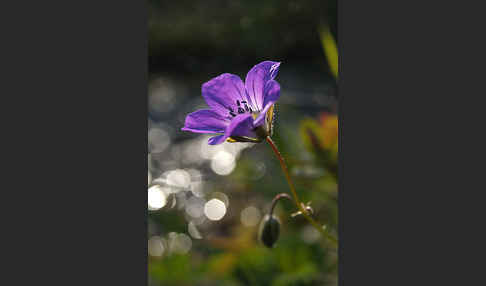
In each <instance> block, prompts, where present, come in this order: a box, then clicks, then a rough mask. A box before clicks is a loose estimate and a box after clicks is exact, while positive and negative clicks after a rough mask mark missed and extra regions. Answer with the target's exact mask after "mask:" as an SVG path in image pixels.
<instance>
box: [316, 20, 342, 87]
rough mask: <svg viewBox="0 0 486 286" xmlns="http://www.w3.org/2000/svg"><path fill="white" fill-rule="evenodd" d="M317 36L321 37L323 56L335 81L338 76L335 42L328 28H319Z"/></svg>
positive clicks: (337, 54) (337, 55)
mask: <svg viewBox="0 0 486 286" xmlns="http://www.w3.org/2000/svg"><path fill="white" fill-rule="evenodd" d="M319 35H320V37H321V43H322V48H323V49H324V54H325V55H326V58H327V62H328V64H329V68H330V70H331V73H332V75H333V76H334V78H335V79H336V80H337V79H338V74H339V65H338V63H339V62H338V59H339V53H338V49H337V45H336V40H334V37H333V35H332V34H331V30H330V29H329V27H328V26H324V27H321V28H320V29H319Z"/></svg>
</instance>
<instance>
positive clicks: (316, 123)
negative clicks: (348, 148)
mask: <svg viewBox="0 0 486 286" xmlns="http://www.w3.org/2000/svg"><path fill="white" fill-rule="evenodd" d="M300 135H301V138H302V139H303V141H304V146H305V147H306V149H307V150H308V151H309V152H310V153H311V154H313V155H314V157H315V159H316V160H317V161H318V162H319V163H320V164H321V165H323V166H325V167H326V168H327V170H328V172H330V173H331V174H332V175H333V176H335V177H336V178H337V159H338V146H339V145H338V117H337V115H335V114H331V113H327V112H324V113H322V114H321V115H320V118H319V120H314V119H310V118H309V119H304V120H302V122H301V123H300Z"/></svg>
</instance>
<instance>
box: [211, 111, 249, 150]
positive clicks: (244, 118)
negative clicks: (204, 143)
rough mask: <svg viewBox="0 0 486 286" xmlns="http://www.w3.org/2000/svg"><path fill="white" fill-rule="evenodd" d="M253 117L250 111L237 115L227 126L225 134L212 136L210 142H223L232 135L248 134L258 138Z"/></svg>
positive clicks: (214, 143)
mask: <svg viewBox="0 0 486 286" xmlns="http://www.w3.org/2000/svg"><path fill="white" fill-rule="evenodd" d="M253 129H254V126H253V117H252V115H251V114H249V113H245V114H239V115H237V116H236V117H235V118H234V119H233V120H232V121H231V123H230V125H228V127H226V130H225V132H224V135H220V136H216V137H212V138H210V139H209V141H208V143H209V144H210V145H217V144H221V143H223V142H224V141H225V140H226V139H227V138H228V137H230V136H246V137H251V138H256V137H257V135H256V133H255V132H254V131H253Z"/></svg>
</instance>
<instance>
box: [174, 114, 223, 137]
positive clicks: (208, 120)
mask: <svg viewBox="0 0 486 286" xmlns="http://www.w3.org/2000/svg"><path fill="white" fill-rule="evenodd" d="M229 124H230V120H229V119H227V118H224V117H222V116H221V115H219V114H218V113H216V112H215V111H213V110H209V109H202V110H198V111H195V112H193V113H191V114H189V115H187V117H186V122H185V124H184V127H183V128H182V130H183V131H191V132H195V133H224V132H225V130H226V127H227V126H228V125H229Z"/></svg>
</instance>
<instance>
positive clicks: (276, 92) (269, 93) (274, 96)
mask: <svg viewBox="0 0 486 286" xmlns="http://www.w3.org/2000/svg"><path fill="white" fill-rule="evenodd" d="M279 98H280V84H278V82H276V81H274V80H270V81H268V82H267V84H266V85H265V91H264V99H263V106H264V108H263V110H262V112H261V113H260V114H259V115H258V116H257V118H256V119H255V122H254V123H253V124H254V125H255V127H256V126H260V125H262V124H263V123H265V117H266V115H267V111H268V109H270V107H272V105H273V104H275V102H277V100H278V99H279Z"/></svg>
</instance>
